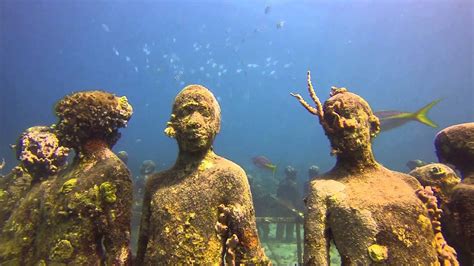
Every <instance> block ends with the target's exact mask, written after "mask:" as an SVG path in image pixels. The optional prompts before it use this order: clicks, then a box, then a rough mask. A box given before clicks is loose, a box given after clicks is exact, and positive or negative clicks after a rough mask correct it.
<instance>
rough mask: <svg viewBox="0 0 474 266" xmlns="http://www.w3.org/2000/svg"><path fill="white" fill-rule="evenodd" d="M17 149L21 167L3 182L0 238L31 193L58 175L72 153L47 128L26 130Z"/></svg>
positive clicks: (1, 184)
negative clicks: (17, 209) (24, 199)
mask: <svg viewBox="0 0 474 266" xmlns="http://www.w3.org/2000/svg"><path fill="white" fill-rule="evenodd" d="M14 148H15V149H16V158H17V160H18V161H19V162H20V163H19V164H18V165H17V166H15V167H14V168H13V169H12V171H11V172H10V173H9V174H7V175H6V176H4V177H1V178H0V234H1V231H2V229H3V224H4V223H5V222H6V221H7V219H8V218H9V217H10V215H11V213H12V212H13V210H14V208H15V207H16V206H17V205H18V204H19V202H20V201H21V200H22V199H23V198H24V197H25V195H26V194H27V193H28V192H29V191H30V189H31V188H32V187H34V186H37V185H38V184H40V183H41V182H42V181H44V180H46V179H47V178H48V177H50V176H52V175H55V174H56V173H57V172H58V170H59V169H60V168H61V167H63V166H64V164H65V163H66V159H67V156H68V154H69V149H68V148H66V147H63V146H60V145H59V140H58V138H57V136H56V135H55V134H54V132H53V130H52V129H51V128H50V127H46V126H35V127H30V128H28V129H27V130H25V131H24V132H23V133H22V134H21V135H20V137H19V138H18V141H17V143H16V145H15V146H14Z"/></svg>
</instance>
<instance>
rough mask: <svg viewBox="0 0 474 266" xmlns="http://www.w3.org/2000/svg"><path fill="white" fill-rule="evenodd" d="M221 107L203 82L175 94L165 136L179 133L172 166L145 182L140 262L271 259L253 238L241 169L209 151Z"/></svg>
mask: <svg viewBox="0 0 474 266" xmlns="http://www.w3.org/2000/svg"><path fill="white" fill-rule="evenodd" d="M220 121H221V117H220V107H219V105H218V102H217V100H216V99H215V97H214V95H213V94H212V93H211V92H210V91H209V90H208V89H206V88H205V87H203V86H200V85H190V86H187V87H185V88H184V89H183V90H182V91H181V92H180V93H179V94H178V95H177V96H176V98H175V101H174V104H173V109H172V114H171V119H170V121H169V122H168V125H167V128H166V129H165V133H166V134H167V135H168V136H170V137H173V138H176V140H177V142H178V146H179V154H178V158H177V160H176V163H175V165H174V166H173V167H172V168H171V169H169V170H166V171H163V172H159V173H157V174H155V175H153V176H150V178H149V179H148V181H147V184H146V190H145V197H144V202H143V215H142V222H141V228H140V236H139V242H138V251H137V260H136V264H137V265H156V264H167V265H179V264H198V265H211V264H212V265H215V264H220V265H222V264H223V263H229V264H231V265H232V264H236V265H238V264H252V263H258V264H262V263H265V264H267V263H268V259H267V258H266V257H265V254H264V253H263V249H262V248H261V246H260V241H259V238H258V235H257V230H256V225H255V214H254V209H253V206H252V196H251V194H250V188H249V184H248V181H247V177H246V175H245V172H244V171H243V169H242V168H241V167H240V166H238V165H237V164H235V163H233V162H231V161H229V160H227V159H225V158H223V157H220V156H218V155H217V154H215V153H214V152H213V149H212V143H213V141H214V138H215V136H216V135H217V133H218V132H219V129H220Z"/></svg>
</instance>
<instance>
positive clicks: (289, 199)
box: [276, 165, 303, 242]
mask: <svg viewBox="0 0 474 266" xmlns="http://www.w3.org/2000/svg"><path fill="white" fill-rule="evenodd" d="M297 175H298V171H296V169H295V168H293V167H292V166H290V165H289V166H287V167H286V168H285V178H284V179H283V180H281V181H280V183H279V184H278V189H277V193H276V196H277V198H278V200H279V201H280V202H281V203H282V207H285V209H282V207H280V210H279V213H278V214H277V217H293V216H294V214H293V212H292V211H289V210H288V208H289V209H290V210H301V209H302V204H303V199H302V197H301V195H300V192H299V190H298V185H297V184H296V177H297ZM294 233H295V224H294V223H278V224H277V228H276V239H277V240H283V235H285V241H286V242H292V241H293V240H294V236H293V235H294ZM297 233H299V232H297Z"/></svg>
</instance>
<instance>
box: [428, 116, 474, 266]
mask: <svg viewBox="0 0 474 266" xmlns="http://www.w3.org/2000/svg"><path fill="white" fill-rule="evenodd" d="M435 148H436V154H437V155H438V159H439V161H440V162H441V163H446V164H450V165H453V166H454V167H455V168H456V169H457V170H458V171H459V172H460V173H461V178H462V181H461V183H459V184H458V185H456V186H455V187H454V188H453V191H452V193H451V195H450V197H449V202H448V210H449V214H450V215H449V216H447V217H445V219H446V220H448V219H449V222H447V223H446V224H447V225H449V226H450V227H451V228H450V230H449V231H450V232H454V233H455V235H454V236H453V237H452V240H453V242H452V244H453V246H454V247H455V248H456V251H457V252H458V256H459V262H460V263H461V265H473V263H474V123H464V124H458V125H454V126H450V127H448V128H445V129H443V130H441V131H440V132H439V133H438V134H437V135H436V138H435Z"/></svg>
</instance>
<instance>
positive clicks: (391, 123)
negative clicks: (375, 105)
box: [374, 99, 441, 131]
mask: <svg viewBox="0 0 474 266" xmlns="http://www.w3.org/2000/svg"><path fill="white" fill-rule="evenodd" d="M439 101H441V99H438V100H434V101H432V102H430V103H429V104H427V105H425V106H423V107H422V108H421V109H420V110H418V111H416V112H414V113H409V112H400V111H378V112H375V113H374V114H375V116H377V117H378V118H379V120H380V129H381V131H387V130H390V129H393V128H396V127H399V126H402V125H404V124H406V123H408V122H410V121H418V122H420V123H422V124H425V125H427V126H430V127H433V128H435V127H438V125H436V123H435V122H433V121H431V120H430V119H429V118H428V117H427V114H428V111H429V110H430V109H431V108H432V107H433V106H434V105H435V104H437V103H438V102H439Z"/></svg>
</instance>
